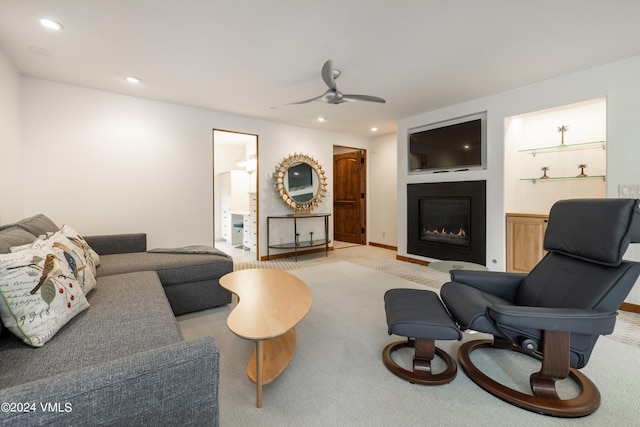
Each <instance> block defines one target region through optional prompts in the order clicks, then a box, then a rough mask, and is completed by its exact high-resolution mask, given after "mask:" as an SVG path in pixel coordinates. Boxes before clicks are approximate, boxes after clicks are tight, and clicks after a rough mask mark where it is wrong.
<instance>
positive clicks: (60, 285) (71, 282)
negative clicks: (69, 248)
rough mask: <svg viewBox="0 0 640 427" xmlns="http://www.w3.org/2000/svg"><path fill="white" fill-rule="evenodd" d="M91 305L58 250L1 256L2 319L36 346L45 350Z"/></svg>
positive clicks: (0, 308) (7, 326)
mask: <svg viewBox="0 0 640 427" xmlns="http://www.w3.org/2000/svg"><path fill="white" fill-rule="evenodd" d="M88 307H89V302H88V301H87V299H86V298H85V296H84V293H83V292H82V289H81V287H80V283H79V282H78V280H76V278H75V277H74V274H73V273H72V272H71V270H70V269H69V265H68V264H67V261H66V259H65V255H64V253H63V251H62V250H61V249H57V248H55V247H51V248H43V249H24V250H22V251H20V252H15V253H10V254H3V255H0V318H1V319H2V323H3V324H4V326H5V327H6V328H7V329H9V330H10V331H11V332H13V333H14V334H15V335H16V336H17V337H19V338H21V339H22V341H24V342H25V343H27V344H29V345H31V346H33V347H42V346H43V345H44V344H45V343H46V342H47V341H49V340H50V339H51V338H52V337H53V336H54V335H55V334H56V333H57V332H58V331H59V330H60V328H62V327H63V326H64V325H66V324H67V322H69V320H71V319H72V318H73V317H75V316H76V315H77V314H78V313H80V312H82V311H84V310H86V309H87V308H88Z"/></svg>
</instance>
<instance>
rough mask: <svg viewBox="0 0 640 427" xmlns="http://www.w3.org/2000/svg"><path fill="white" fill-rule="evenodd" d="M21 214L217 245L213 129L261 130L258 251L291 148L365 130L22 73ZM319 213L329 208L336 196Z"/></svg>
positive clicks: (323, 146) (315, 149) (323, 144)
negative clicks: (282, 120)
mask: <svg viewBox="0 0 640 427" xmlns="http://www.w3.org/2000/svg"><path fill="white" fill-rule="evenodd" d="M22 86H23V98H22V102H23V117H22V139H23V149H24V159H25V162H24V163H25V173H24V180H25V184H24V215H25V216H27V215H33V214H36V213H39V212H43V213H45V214H47V215H49V216H50V217H51V218H52V219H53V220H54V221H55V222H56V223H58V224H60V225H61V224H64V223H67V224H69V225H71V226H73V227H74V228H76V229H77V230H78V231H79V232H81V233H84V234H98V233H116V232H117V233H125V232H140V231H143V232H146V233H147V234H148V244H149V247H162V246H164V247H166V246H180V245H187V244H209V245H210V244H212V243H213V225H212V223H213V222H212V215H213V196H212V193H213V191H212V176H211V175H212V129H213V128H216V129H226V130H234V131H238V132H245V133H251V134H258V135H259V161H260V163H259V165H258V168H259V169H258V193H259V196H258V197H259V199H258V204H259V211H260V219H259V221H260V224H259V226H260V233H261V236H260V253H261V254H265V253H266V240H265V239H264V238H262V236H264V235H266V233H265V230H266V229H265V227H266V216H267V215H270V214H287V213H290V212H291V211H290V210H289V209H288V208H287V207H286V206H285V205H284V204H283V203H282V202H280V200H279V199H278V198H277V197H276V195H275V191H274V185H273V179H272V178H271V177H270V175H271V174H272V172H273V171H274V170H275V166H276V164H278V163H279V162H280V161H281V160H282V159H283V158H284V157H285V156H287V155H289V154H291V153H292V152H302V153H307V154H309V155H310V156H313V157H315V158H316V159H318V160H319V161H320V162H321V163H322V165H323V166H324V168H325V171H326V172H327V177H328V178H329V181H330V182H331V183H332V176H333V168H332V159H333V155H332V148H333V145H334V144H337V145H348V146H354V147H360V146H366V145H367V141H366V140H364V139H363V138H359V137H354V136H350V135H344V134H337V133H332V132H323V131H317V130H310V129H305V128H300V127H295V126H289V125H283V124H279V123H275V122H269V121H264V120H258V119H252V118H248V117H242V116H236V115H231V114H224V113H219V112H214V111H209V110H204V109H198V108H191V107H185V106H180V105H175V104H169V103H163V102H157V101H151V100H146V99H141V98H135V97H130V96H124V95H117V94H113V93H109V92H103V91H98V90H92V89H86V88H82V87H78V86H73V85H67V84H62V83H56V82H51V81H45V80H40V79H35V78H29V77H24V78H23V79H22ZM319 211H325V212H331V211H332V197H331V194H330V195H329V197H328V198H327V199H326V200H325V202H324V203H323V204H322V206H321V207H320V209H319Z"/></svg>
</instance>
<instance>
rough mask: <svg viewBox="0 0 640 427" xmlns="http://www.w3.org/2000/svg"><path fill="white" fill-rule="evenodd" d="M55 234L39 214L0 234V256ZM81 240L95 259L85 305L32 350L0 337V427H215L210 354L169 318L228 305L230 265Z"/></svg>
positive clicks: (102, 239)
mask: <svg viewBox="0 0 640 427" xmlns="http://www.w3.org/2000/svg"><path fill="white" fill-rule="evenodd" d="M57 229H58V227H57V226H56V225H55V224H54V223H53V222H51V220H49V219H48V218H47V217H45V216H43V215H37V216H35V217H32V218H28V219H25V220H23V221H20V222H18V223H15V224H10V225H4V226H0V254H3V253H8V252H9V248H10V247H12V246H18V245H22V244H25V243H29V242H30V241H33V240H34V239H35V238H36V237H37V236H38V235H40V234H43V233H46V232H53V231H56V230H57ZM85 239H86V241H87V243H89V245H91V247H92V248H93V249H94V250H95V251H96V252H98V254H100V265H99V266H98V267H97V284H96V287H95V289H94V290H92V291H91V292H89V293H88V295H86V298H87V300H88V302H89V304H90V307H89V308H88V309H87V310H85V311H83V312H81V313H79V314H78V315H77V316H76V317H74V318H73V319H71V320H70V321H69V323H67V324H66V325H65V326H63V327H62V329H60V330H59V331H58V332H57V333H56V335H55V336H54V337H53V338H52V339H51V340H50V341H48V342H47V343H46V344H44V346H42V347H39V348H35V347H30V346H28V345H26V344H25V343H23V342H22V341H21V340H20V339H19V338H17V337H16V336H14V335H13V334H12V333H11V332H10V331H8V330H6V328H5V329H4V330H2V332H1V333H0V363H1V366H2V367H1V368H0V403H3V405H4V406H3V408H2V412H0V425H11V426H22V425H24V426H33V425H65V426H71V425H78V426H86V425H127V426H128V425H157V426H159V425H197V426H204V425H207V426H216V425H218V420H219V410H218V375H219V373H218V372H219V370H218V368H219V351H218V348H217V346H216V344H215V342H214V340H213V338H211V337H206V338H200V339H194V340H188V341H185V340H184V339H183V338H182V336H181V333H180V329H179V327H178V324H177V321H176V319H175V315H176V314H181V313H186V312H189V311H195V310H201V309H204V308H209V307H215V306H218V305H221V304H226V303H228V302H230V300H231V296H230V294H229V293H228V292H226V291H225V290H223V289H222V288H220V286H219V284H218V279H219V278H220V277H221V276H222V275H224V274H226V273H228V272H230V271H232V270H233V262H232V260H231V258H229V257H228V256H225V255H224V254H210V253H200V254H184V253H182V254H180V253H164V252H167V251H161V252H159V253H155V252H147V251H146V236H145V235H144V234H126V235H111V236H94V237H86V236H85ZM169 252H172V251H169ZM6 403H9V404H10V405H13V406H6Z"/></svg>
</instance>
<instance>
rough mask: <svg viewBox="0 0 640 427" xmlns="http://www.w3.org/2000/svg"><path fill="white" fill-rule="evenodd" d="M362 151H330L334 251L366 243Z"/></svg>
mask: <svg viewBox="0 0 640 427" xmlns="http://www.w3.org/2000/svg"><path fill="white" fill-rule="evenodd" d="M365 159H366V150H363V149H360V148H352V147H341V146H334V147H333V237H334V248H335V249H340V248H341V247H348V246H352V245H364V244H366V242H367V228H366V227H367V221H366V219H367V218H366V211H367V210H366V206H367V203H366V202H367V197H366V196H367V194H366V188H367V181H366V160H365Z"/></svg>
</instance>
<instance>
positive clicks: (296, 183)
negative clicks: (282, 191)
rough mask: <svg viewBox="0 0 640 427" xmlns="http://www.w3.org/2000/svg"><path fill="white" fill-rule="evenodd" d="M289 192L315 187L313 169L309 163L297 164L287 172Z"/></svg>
mask: <svg viewBox="0 0 640 427" xmlns="http://www.w3.org/2000/svg"><path fill="white" fill-rule="evenodd" d="M287 176H288V180H289V191H293V190H301V189H304V188H309V187H311V186H313V169H312V168H311V165H309V164H307V163H296V164H295V165H293V166H291V167H290V168H289V170H288V172H287Z"/></svg>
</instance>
